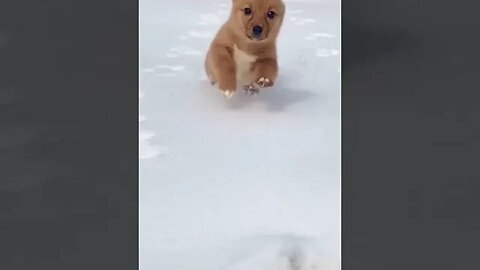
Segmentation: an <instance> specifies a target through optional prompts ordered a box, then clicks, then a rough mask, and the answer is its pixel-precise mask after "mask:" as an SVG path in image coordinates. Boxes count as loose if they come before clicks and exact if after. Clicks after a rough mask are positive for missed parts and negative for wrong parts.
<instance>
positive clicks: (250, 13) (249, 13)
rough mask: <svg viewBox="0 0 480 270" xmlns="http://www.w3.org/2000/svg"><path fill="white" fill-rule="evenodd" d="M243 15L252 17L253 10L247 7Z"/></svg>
mask: <svg viewBox="0 0 480 270" xmlns="http://www.w3.org/2000/svg"><path fill="white" fill-rule="evenodd" d="M243 13H244V14H245V15H247V16H250V15H252V10H251V9H250V8H248V7H247V8H244V9H243Z"/></svg>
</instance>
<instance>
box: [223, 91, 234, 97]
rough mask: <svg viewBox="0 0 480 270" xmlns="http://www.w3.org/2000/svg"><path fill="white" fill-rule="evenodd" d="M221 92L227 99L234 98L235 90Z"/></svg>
mask: <svg viewBox="0 0 480 270" xmlns="http://www.w3.org/2000/svg"><path fill="white" fill-rule="evenodd" d="M220 92H222V94H223V95H224V96H225V97H227V98H230V97H232V96H233V93H234V92H235V91H234V90H220Z"/></svg>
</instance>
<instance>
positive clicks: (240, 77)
mask: <svg viewBox="0 0 480 270" xmlns="http://www.w3.org/2000/svg"><path fill="white" fill-rule="evenodd" d="M233 49H234V50H233V51H234V53H233V59H234V61H235V66H236V71H237V72H236V73H237V74H236V76H237V81H238V82H239V83H241V84H248V83H250V76H249V75H250V69H251V67H252V64H253V62H255V60H257V58H256V57H255V56H253V55H250V54H248V53H246V52H244V51H242V50H240V49H238V48H237V46H233Z"/></svg>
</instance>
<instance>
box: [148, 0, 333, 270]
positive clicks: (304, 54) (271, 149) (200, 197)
mask: <svg viewBox="0 0 480 270" xmlns="http://www.w3.org/2000/svg"><path fill="white" fill-rule="evenodd" d="M285 3H286V6H287V14H286V17H285V20H284V24H283V28H282V31H281V33H280V37H279V39H278V54H279V66H280V75H279V79H278V80H277V82H276V86H275V87H274V88H273V89H265V90H262V91H261V93H260V94H259V95H257V96H245V95H244V94H243V91H242V90H241V89H239V90H238V91H237V93H236V95H235V96H234V97H233V98H231V99H226V98H224V97H223V96H222V95H221V94H220V93H219V92H218V90H215V88H213V87H212V86H210V84H209V83H208V82H207V80H206V78H205V75H204V71H203V61H204V56H205V53H206V50H207V48H208V45H209V43H210V42H211V40H212V37H213V35H214V34H215V32H216V31H217V29H218V27H219V26H220V25H221V23H222V22H223V21H224V20H225V19H226V18H227V16H228V13H229V9H230V4H231V0H224V1H220V0H203V1H200V0H176V1H175V0H141V1H140V145H139V147H140V153H139V155H140V267H141V269H142V270H260V269H266V270H267V269H272V270H273V269H278V270H282V269H291V268H296V269H298V270H301V269H312V270H313V269H316V270H322V269H325V270H338V269H340V226H341V223H340V55H339V52H340V2H339V0H323V1H315V0H310V1H307V0H303V1H302V0H297V1H293V0H289V1H285ZM289 258H290V260H292V258H293V259H294V260H296V261H295V262H292V261H290V263H289ZM292 264H297V265H298V267H292V266H291V265H292ZM289 265H290V266H289Z"/></svg>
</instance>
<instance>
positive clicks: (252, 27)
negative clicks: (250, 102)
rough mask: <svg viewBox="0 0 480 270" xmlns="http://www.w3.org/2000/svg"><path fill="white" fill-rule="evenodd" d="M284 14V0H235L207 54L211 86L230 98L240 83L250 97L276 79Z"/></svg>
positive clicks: (206, 68) (207, 67) (206, 65)
mask: <svg viewBox="0 0 480 270" xmlns="http://www.w3.org/2000/svg"><path fill="white" fill-rule="evenodd" d="M284 15H285V5H284V3H283V2H282V1H281V0H232V10H231V13H230V17H229V18H228V20H227V22H225V24H223V25H222V27H221V28H220V30H219V31H218V33H217V35H216V36H215V38H214V40H213V42H212V44H211V45H210V48H209V50H208V53H207V57H206V60H205V71H206V73H207V76H208V78H209V80H210V82H211V83H212V84H216V83H218V88H219V89H220V91H222V93H223V94H224V95H225V96H227V97H231V96H232V95H233V93H234V92H235V90H236V89H237V84H240V85H241V86H243V89H244V90H245V92H246V93H248V94H255V93H257V92H258V89H259V88H263V87H270V86H272V85H273V83H274V81H275V79H276V78H277V72H278V65H277V52H276V51H277V50H276V44H275V43H276V40H277V36H278V33H279V31H280V27H281V25H282V22H283V17H284Z"/></svg>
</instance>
